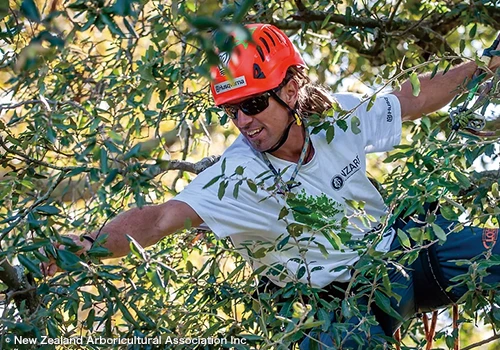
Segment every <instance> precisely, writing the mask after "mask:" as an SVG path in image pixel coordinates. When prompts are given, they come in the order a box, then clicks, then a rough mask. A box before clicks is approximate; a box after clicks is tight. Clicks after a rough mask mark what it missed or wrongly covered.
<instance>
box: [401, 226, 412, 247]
mask: <svg viewBox="0 0 500 350" xmlns="http://www.w3.org/2000/svg"><path fill="white" fill-rule="evenodd" d="M398 238H399V242H401V245H402V246H403V247H405V248H411V243H410V239H409V238H408V236H407V235H406V233H405V232H404V231H403V230H401V229H398Z"/></svg>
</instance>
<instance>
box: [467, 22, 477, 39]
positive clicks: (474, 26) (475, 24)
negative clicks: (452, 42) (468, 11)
mask: <svg viewBox="0 0 500 350" xmlns="http://www.w3.org/2000/svg"><path fill="white" fill-rule="evenodd" d="M476 32H477V23H474V25H473V26H472V28H471V29H470V31H469V36H470V37H471V39H472V38H474V37H475V36H476Z"/></svg>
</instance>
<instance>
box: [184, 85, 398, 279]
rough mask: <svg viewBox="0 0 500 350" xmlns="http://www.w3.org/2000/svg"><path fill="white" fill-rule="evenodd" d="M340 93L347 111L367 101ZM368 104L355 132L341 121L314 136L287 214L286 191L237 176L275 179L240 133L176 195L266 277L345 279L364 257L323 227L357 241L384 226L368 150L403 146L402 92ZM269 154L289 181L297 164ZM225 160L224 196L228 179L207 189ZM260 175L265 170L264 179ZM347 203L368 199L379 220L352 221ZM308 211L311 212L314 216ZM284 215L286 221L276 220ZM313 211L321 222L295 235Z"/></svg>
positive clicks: (388, 236)
mask: <svg viewBox="0 0 500 350" xmlns="http://www.w3.org/2000/svg"><path fill="white" fill-rule="evenodd" d="M334 97H335V98H336V100H337V101H338V102H339V104H340V106H341V107H342V108H343V109H344V110H350V109H352V108H354V107H355V106H357V105H358V104H359V103H360V101H361V97H360V96H358V95H354V94H335V95H334ZM366 108H367V103H364V104H363V105H361V106H360V107H359V108H358V109H357V110H356V111H355V112H354V113H353V115H355V116H356V117H357V118H358V119H359V121H360V125H359V127H358V128H359V130H360V132H358V133H357V134H356V133H355V132H354V131H353V128H352V127H351V121H350V119H348V120H347V125H348V129H347V131H343V130H342V129H341V128H339V127H338V126H337V125H335V129H336V130H335V136H334V138H333V140H332V141H331V143H328V142H327V138H326V134H325V131H324V130H322V131H321V132H320V133H318V134H311V142H312V144H313V146H314V149H315V154H314V156H313V158H312V159H311V160H310V161H309V162H308V163H307V164H304V165H302V167H301V168H300V170H299V172H298V174H297V177H296V179H295V180H296V181H297V182H299V183H300V186H297V187H295V188H293V189H292V192H293V193H296V194H297V199H296V200H295V201H294V202H292V203H290V202H289V203H288V204H289V206H292V207H294V208H295V210H289V212H288V214H287V215H284V214H286V212H283V211H282V208H283V207H284V206H285V205H286V202H285V200H284V197H283V196H282V195H279V194H276V193H274V195H272V196H270V192H269V191H266V190H265V189H264V188H261V187H258V188H257V189H256V192H254V190H255V188H253V189H252V188H250V187H249V186H248V185H247V183H246V181H243V182H241V184H240V185H239V186H238V185H237V183H238V181H239V180H242V179H243V180H244V179H256V178H257V180H256V182H258V181H259V180H262V179H265V178H267V179H266V180H265V181H264V183H265V185H266V186H271V185H272V184H273V183H274V177H273V176H271V175H272V173H271V172H270V170H269V167H268V166H267V165H266V163H265V162H264V160H263V158H262V155H261V154H260V153H258V152H255V151H254V150H253V149H252V148H251V146H250V145H249V144H248V143H247V142H246V140H245V139H244V137H242V136H241V135H240V136H239V137H238V138H237V139H236V140H235V142H234V143H233V144H232V145H231V146H230V147H229V148H228V149H227V150H226V151H225V152H224V154H223V155H222V157H221V160H220V161H219V162H218V163H217V164H215V165H213V166H211V167H210V168H208V169H206V170H205V171H203V172H202V173H200V174H199V175H198V176H197V177H196V178H195V179H194V180H193V182H191V183H190V184H189V185H188V186H187V187H186V188H185V189H184V190H183V191H182V192H181V193H180V194H179V195H177V196H176V197H175V199H176V200H178V201H182V202H185V203H187V204H188V205H189V206H190V207H192V208H193V209H194V210H195V211H196V213H197V214H198V215H199V216H200V217H201V218H202V219H203V221H204V222H205V223H206V224H207V225H208V227H209V228H210V229H211V230H212V231H213V232H214V234H215V235H216V236H217V237H219V238H223V237H230V238H231V240H232V241H233V244H234V246H235V248H236V249H238V250H239V252H240V253H241V254H242V255H243V256H244V257H245V258H246V259H247V261H249V263H250V264H251V265H252V266H253V268H254V269H257V268H259V267H261V266H267V268H265V269H264V268H263V269H264V271H262V274H265V275H267V276H268V278H269V279H271V280H272V281H273V282H274V283H276V284H278V285H281V286H282V285H284V284H285V283H286V282H288V281H301V282H303V283H309V282H310V283H311V285H312V286H314V287H319V288H322V287H324V286H326V285H328V284H329V283H331V282H333V281H338V282H346V281H348V280H349V279H350V277H351V275H350V272H349V271H348V269H346V267H348V266H352V265H354V264H355V263H356V262H357V261H358V260H359V254H358V252H356V251H354V250H352V249H350V248H349V247H348V246H346V245H344V244H343V243H345V240H343V241H342V244H340V246H339V245H337V246H335V245H333V244H332V240H329V239H327V237H326V236H325V233H323V232H334V233H335V234H337V237H340V238H343V237H345V233H346V232H348V233H349V234H350V235H352V236H351V238H350V239H351V240H359V239H361V238H363V237H364V236H365V235H366V233H367V232H370V231H371V232H374V231H377V229H378V230H379V231H380V228H381V226H382V225H380V222H379V220H380V219H381V218H382V217H383V216H384V215H386V210H387V208H386V206H385V204H384V201H383V199H382V197H381V195H380V194H379V192H378V191H377V190H376V189H375V187H374V186H373V185H372V184H371V182H370V180H369V179H368V178H367V176H366V159H365V155H366V153H370V152H381V151H387V150H390V149H392V148H393V146H395V145H397V144H399V142H400V138H401V109H400V104H399V101H398V99H397V97H396V96H394V95H385V96H380V97H378V98H377V99H376V101H375V103H374V104H373V106H372V108H371V109H370V110H369V111H366ZM268 157H269V160H270V161H271V163H272V164H273V166H274V167H275V169H277V170H278V172H280V171H283V170H284V169H286V172H285V173H284V174H283V176H282V178H283V179H284V181H288V179H289V178H290V176H291V174H292V172H293V170H294V169H295V165H296V164H295V163H292V162H289V161H285V160H282V159H279V158H276V157H273V156H272V155H270V154H268ZM224 159H225V171H224V174H225V175H226V176H227V177H229V176H231V175H232V176H231V180H229V181H228V184H227V188H226V190H225V195H224V196H223V197H222V199H219V198H218V193H219V186H220V181H221V180H222V179H219V180H218V181H217V182H216V183H214V184H213V185H211V186H209V187H207V188H204V186H205V185H207V184H208V183H209V182H210V181H211V180H212V179H213V178H215V177H216V176H219V175H221V174H222V167H221V165H222V160H224ZM239 167H242V168H243V169H244V171H243V174H242V175H236V174H235V170H236V169H237V168H239ZM239 169H241V168H239ZM262 173H265V175H263V176H260V177H258V176H259V175H261V174H262ZM235 185H236V186H237V187H239V188H238V194H237V198H235V197H234V187H235ZM346 200H354V201H357V202H364V210H365V212H366V214H369V215H371V216H372V217H373V218H375V219H376V221H375V222H369V225H370V227H367V226H366V220H365V224H363V223H362V221H361V220H360V219H358V218H353V217H352V214H353V212H354V210H353V209H352V208H351V207H350V206H349V205H346ZM309 210H311V211H312V213H311V215H308V213H309ZM280 212H281V214H282V216H283V215H284V218H285V219H286V222H285V220H284V219H278V217H279V216H280ZM301 213H302V214H304V215H301ZM313 215H316V217H319V220H320V221H319V224H316V226H310V227H314V230H306V231H304V232H302V234H296V235H293V236H292V237H291V236H290V234H289V232H288V231H287V224H290V223H293V222H297V221H299V222H302V223H304V218H305V220H306V223H307V220H308V218H310V217H311V216H313ZM329 215H331V217H328V216H329ZM346 217H351V218H350V219H349V223H348V225H347V227H346V230H345V232H344V233H341V232H342V230H340V229H339V227H338V226H339V225H338V222H340V221H341V220H342V218H346ZM332 219H333V220H336V222H337V224H336V223H335V221H331V220H332ZM321 220H322V221H321ZM344 220H345V219H344ZM329 225H331V226H329ZM320 228H321V229H322V230H323V231H320V230H319V229H320ZM329 229H330V230H331V231H328V230H329ZM327 234H328V233H326V235H327ZM380 234H381V235H383V238H382V241H381V242H380V243H379V244H378V246H377V250H381V251H387V250H388V249H389V246H390V244H391V241H392V239H393V237H394V232H393V230H388V232H385V233H382V232H381V233H380ZM333 236H335V235H333ZM287 237H288V238H287ZM330 237H331V236H330ZM335 242H337V243H338V240H337V241H335ZM326 251H327V252H326ZM304 260H305V261H306V262H307V263H306V264H304Z"/></svg>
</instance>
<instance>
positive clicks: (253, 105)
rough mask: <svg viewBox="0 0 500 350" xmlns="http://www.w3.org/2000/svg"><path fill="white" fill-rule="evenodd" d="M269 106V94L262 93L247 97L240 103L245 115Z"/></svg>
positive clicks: (253, 113) (257, 112)
mask: <svg viewBox="0 0 500 350" xmlns="http://www.w3.org/2000/svg"><path fill="white" fill-rule="evenodd" d="M267 107H269V94H268V93H264V94H262V95H259V96H255V97H252V98H249V99H248V100H245V101H243V102H242V103H241V104H240V109H241V110H242V111H243V113H245V114H246V115H256V114H259V113H260V112H262V111H264V110H265V109H266V108H267Z"/></svg>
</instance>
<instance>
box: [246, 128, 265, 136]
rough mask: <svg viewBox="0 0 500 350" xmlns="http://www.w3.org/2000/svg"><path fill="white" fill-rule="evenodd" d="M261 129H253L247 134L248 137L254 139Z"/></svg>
mask: <svg viewBox="0 0 500 350" xmlns="http://www.w3.org/2000/svg"><path fill="white" fill-rule="evenodd" d="M262 129H263V128H258V129H253V130H250V131H248V132H247V136H248V137H250V138H251V137H255V136H256V135H257V134H259V133H260V132H261V131H262Z"/></svg>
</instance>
